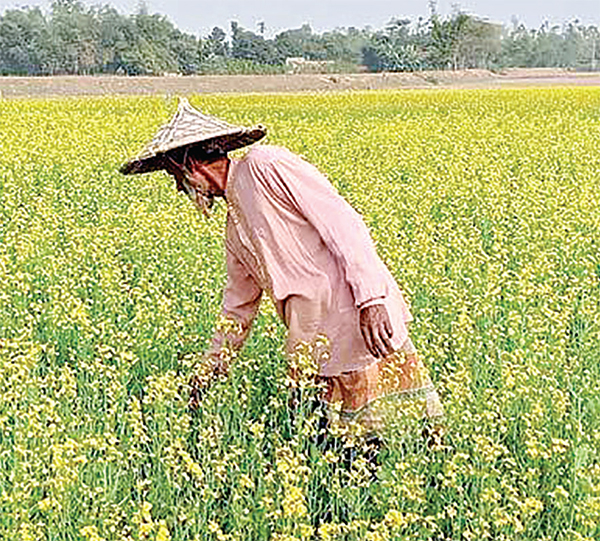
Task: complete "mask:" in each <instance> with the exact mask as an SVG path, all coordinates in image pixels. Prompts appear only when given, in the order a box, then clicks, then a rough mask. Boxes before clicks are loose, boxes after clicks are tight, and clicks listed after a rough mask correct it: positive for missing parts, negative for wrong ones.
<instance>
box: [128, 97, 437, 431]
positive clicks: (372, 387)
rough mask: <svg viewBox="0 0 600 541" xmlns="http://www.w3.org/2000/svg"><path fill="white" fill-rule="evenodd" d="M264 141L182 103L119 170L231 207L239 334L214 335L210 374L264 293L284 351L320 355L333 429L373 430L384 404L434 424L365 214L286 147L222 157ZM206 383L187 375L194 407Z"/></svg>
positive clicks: (231, 316)
mask: <svg viewBox="0 0 600 541" xmlns="http://www.w3.org/2000/svg"><path fill="white" fill-rule="evenodd" d="M264 135H265V130H264V128H262V127H260V126H259V127H257V128H254V129H246V128H240V127H236V126H232V125H230V124H227V123H226V122H223V121H221V120H219V119H216V118H214V117H210V116H207V115H203V114H202V113H200V112H199V111H197V110H196V109H194V108H193V107H191V105H190V104H189V103H188V101H187V100H181V102H180V104H179V108H178V110H177V113H176V114H175V116H174V117H173V119H172V120H171V121H170V122H169V124H168V125H166V126H164V127H163V128H162V129H161V130H160V131H159V132H158V134H157V135H156V136H155V138H154V139H153V140H152V141H151V142H150V143H149V144H148V145H147V147H146V149H145V151H144V153H143V154H142V155H141V156H140V157H139V158H138V159H135V160H132V161H130V162H129V163H127V164H126V165H125V166H123V168H122V172H123V173H124V174H132V173H144V172H148V171H155V170H159V169H165V170H166V171H167V172H168V173H169V174H171V175H172V176H173V177H174V179H175V181H176V184H177V189H178V190H179V191H181V192H183V193H185V194H187V195H188V196H189V197H190V199H191V200H192V202H193V203H194V204H195V205H196V206H197V208H198V209H199V210H200V211H201V212H202V213H204V214H208V211H209V210H210V208H211V206H212V203H213V201H214V199H215V198H216V197H223V198H224V199H225V200H226V202H227V210H228V214H227V229H226V240H225V248H226V258H227V285H226V286H225V291H224V295H223V307H222V312H223V315H224V316H226V318H227V319H228V320H229V321H232V322H233V323H234V325H233V326H229V327H228V328H227V327H226V328H223V327H221V328H219V329H218V330H217V331H216V333H215V336H214V338H213V346H212V348H211V350H210V351H209V352H208V353H207V354H206V357H205V359H208V363H209V366H210V371H211V372H212V373H213V374H220V375H226V374H227V373H228V370H229V359H230V357H229V356H228V355H226V354H224V351H225V350H226V349H227V347H228V348H233V349H234V350H237V349H239V348H241V347H242V345H243V343H244V341H245V339H246V337H247V335H248V332H249V331H250V328H251V325H252V321H253V320H254V317H255V316H256V313H257V311H258V307H259V303H260V300H261V297H262V295H263V294H264V293H267V294H268V295H269V296H270V297H271V298H272V299H273V301H274V303H275V306H276V308H277V312H278V314H279V316H280V317H281V319H282V320H283V321H284V323H285V325H286V327H287V329H288V338H287V346H286V349H287V353H288V354H290V355H293V352H294V350H295V348H297V347H298V345H299V344H300V345H302V344H312V345H314V346H315V347H313V348H312V349H311V351H312V352H313V354H314V356H315V359H314V361H315V363H316V365H317V366H318V372H319V381H320V382H322V384H323V397H322V399H323V401H324V402H325V404H326V405H327V406H329V408H330V412H331V415H332V417H333V416H334V412H337V413H335V415H336V420H337V422H338V423H353V424H355V425H356V424H358V425H361V426H363V427H364V428H365V429H366V430H367V431H377V430H379V429H380V428H381V427H382V425H383V424H384V423H385V416H386V415H388V414H389V407H388V408H387V409H386V408H383V407H382V406H381V405H382V404H384V403H388V402H389V400H388V399H389V398H390V397H394V398H395V399H396V401H395V402H394V403H395V404H399V403H400V404H401V405H400V406H396V407H404V406H403V405H402V404H403V403H405V402H407V401H408V400H405V399H411V400H412V399H415V398H416V399H418V400H419V401H420V404H421V408H422V415H423V416H425V417H428V418H429V419H432V420H434V421H435V420H436V419H439V418H440V417H441V415H442V407H441V404H440V400H439V397H438V394H437V392H436V390H435V389H434V386H433V384H432V382H431V379H430V377H429V374H428V371H427V369H426V368H425V367H424V365H423V363H422V361H421V360H420V358H419V357H418V355H417V352H416V350H415V347H414V346H413V343H412V342H411V339H410V337H409V335H408V329H407V324H408V323H409V321H411V319H412V317H411V314H410V312H409V310H408V307H407V305H406V303H405V301H404V298H403V297H402V293H401V292H400V290H399V288H398V286H397V285H396V282H395V281H394V278H393V277H392V275H391V273H390V272H389V271H388V269H387V268H386V266H385V265H384V264H383V263H382V261H381V260H380V259H379V257H378V256H377V253H376V251H375V247H374V244H373V241H372V240H371V237H370V236H369V233H368V231H367V228H366V226H365V224H364V223H363V221H362V219H361V217H360V216H359V215H358V214H357V213H356V212H355V211H354V210H353V209H352V207H350V205H349V204H348V203H347V202H346V201H345V200H344V199H343V198H342V197H341V196H340V195H338V193H337V192H336V191H335V189H334V188H333V187H332V186H331V184H330V183H329V181H328V180H327V179H326V178H325V177H324V176H323V175H322V174H321V173H320V172H319V171H318V170H317V169H316V168H315V167H313V166H312V165H310V164H309V163H307V162H306V161H304V160H303V159H302V158H300V157H299V156H297V155H295V154H293V153H291V152H290V151H288V150H286V149H284V148H279V147H274V146H266V145H264V146H263V145H256V146H254V147H252V148H251V149H250V150H249V151H248V152H247V153H246V155H245V157H243V158H242V159H240V160H236V159H231V158H229V157H228V155H227V153H228V152H230V151H232V150H234V149H237V148H241V147H244V146H247V145H250V144H252V143H255V142H256V141H258V140H260V139H262V138H263V137H264ZM226 346H227V347H226ZM292 376H293V374H292ZM205 384H206V381H205V380H202V379H201V378H200V377H199V376H197V377H192V379H191V401H190V405H191V406H192V407H195V406H197V405H198V400H199V396H200V391H201V387H202V386H203V385H205ZM398 400H400V401H401V402H398ZM382 412H386V413H385V414H384V413H382ZM395 413H398V410H396V412H395ZM392 415H394V412H393V411H392Z"/></svg>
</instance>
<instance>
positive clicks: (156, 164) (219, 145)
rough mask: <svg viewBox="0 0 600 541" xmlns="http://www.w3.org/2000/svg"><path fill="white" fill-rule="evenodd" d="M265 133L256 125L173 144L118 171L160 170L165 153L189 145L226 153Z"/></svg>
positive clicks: (258, 138) (124, 172)
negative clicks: (215, 135)
mask: <svg viewBox="0 0 600 541" xmlns="http://www.w3.org/2000/svg"><path fill="white" fill-rule="evenodd" d="M266 133H267V131H266V129H265V128H264V127H262V126H257V127H256V128H252V129H244V130H240V131H239V132H237V133H229V134H224V135H220V136H217V137H211V138H209V139H203V140H201V141H194V142H186V143H183V144H181V145H177V146H173V147H172V148H169V149H168V150H166V151H164V152H160V153H157V154H154V155H151V156H147V157H140V158H136V159H133V160H130V161H129V162H127V163H126V164H125V165H123V166H122V167H121V169H120V171H121V173H122V174H123V175H137V174H141V173H151V172H153V171H160V170H161V169H164V168H165V161H166V155H167V154H168V153H169V152H171V151H173V150H178V149H181V148H184V147H189V148H190V149H191V148H201V149H205V150H208V149H210V150H216V149H219V150H221V151H222V152H224V153H227V152H231V151H233V150H237V149H238V148H242V147H245V146H248V145H251V144H253V143H256V142H257V141H260V140H261V139H262V138H263V137H264V136H265V135H266Z"/></svg>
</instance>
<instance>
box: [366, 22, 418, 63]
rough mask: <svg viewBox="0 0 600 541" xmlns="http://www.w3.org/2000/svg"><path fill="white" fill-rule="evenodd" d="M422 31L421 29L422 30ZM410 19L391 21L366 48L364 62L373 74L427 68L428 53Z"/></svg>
mask: <svg viewBox="0 0 600 541" xmlns="http://www.w3.org/2000/svg"><path fill="white" fill-rule="evenodd" d="M419 30H420V29H419ZM420 38H421V36H420V34H419V33H417V32H414V31H413V30H412V25H411V21H410V19H392V20H391V21H390V22H389V23H388V24H387V25H386V27H385V28H384V29H383V30H381V31H379V32H375V33H374V34H373V35H372V36H371V38H370V40H369V43H368V44H367V45H366V46H364V47H363V49H362V55H363V62H364V64H365V65H366V66H367V68H368V69H369V70H370V71H414V70H419V69H423V67H425V61H426V58H425V52H424V48H423V44H422V40H421V39H420Z"/></svg>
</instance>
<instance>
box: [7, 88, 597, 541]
mask: <svg viewBox="0 0 600 541" xmlns="http://www.w3.org/2000/svg"><path fill="white" fill-rule="evenodd" d="M191 102H192V103H193V104H194V105H195V106H197V107H199V108H201V109H203V110H204V111H206V112H208V113H212V114H216V115H220V116H222V117H224V118H225V119H227V120H229V121H230V122H232V123H241V124H244V125H253V124H256V123H262V124H264V125H266V126H267V127H268V128H269V133H270V135H269V138H268V139H269V142H270V143H274V144H282V145H285V146H287V147H289V148H290V149H292V150H294V151H296V152H299V153H301V154H302V155H304V156H305V157H306V158H307V159H308V160H309V161H311V162H313V163H315V164H316V165H317V166H319V167H320V168H321V169H322V170H323V171H324V172H326V173H327V175H328V177H329V178H330V180H331V181H332V182H333V183H334V184H335V185H336V187H337V188H338V189H339V191H340V192H341V193H342V194H343V195H344V196H345V197H346V198H347V199H348V200H349V201H350V202H351V203H352V204H353V205H354V207H355V208H356V209H357V210H358V211H359V212H361V213H362V215H363V216H364V218H365V221H366V222H367V224H368V226H369V227H370V229H371V231H372V234H373V237H374V239H375V240H376V243H377V249H378V251H379V253H380V255H381V257H382V258H383V259H384V260H385V262H386V263H387V264H388V266H389V267H390V269H391V270H392V272H393V274H394V275H395V276H396V278H397V280H398V282H399V283H400V285H401V286H402V289H403V290H404V291H405V293H406V297H407V299H409V300H410V302H411V306H412V311H413V314H414V316H415V322H414V324H413V328H412V334H413V340H414V342H415V344H416V346H417V348H418V349H419V351H420V352H421V355H422V357H423V358H424V359H425V361H426V363H427V364H428V365H429V366H430V368H431V372H432V377H433V379H434V382H435V383H436V385H437V386H438V388H439V390H440V393H441V395H442V399H443V402H444V405H445V408H446V413H447V421H446V422H447V437H446V441H445V445H444V447H442V448H437V449H432V450H430V449H428V447H427V446H426V445H425V443H424V441H423V438H422V437H421V435H420V434H421V432H420V431H419V429H418V426H415V423H411V422H410V420H409V416H406V421H405V422H404V421H403V422H401V423H400V425H399V426H400V428H399V429H398V430H395V431H394V432H393V433H391V434H390V435H389V436H388V444H387V447H386V448H385V450H384V451H383V452H382V455H381V457H380V458H381V460H380V465H379V467H378V469H377V470H376V471H373V469H372V468H370V467H369V464H368V462H367V461H366V460H365V459H364V458H361V456H362V455H361V454H360V452H359V453H358V454H357V457H358V458H357V459H356V460H355V461H354V462H353V463H352V465H351V466H348V465H347V464H345V463H344V461H343V460H341V459H340V454H339V453H336V452H334V451H331V450H329V451H323V450H321V449H320V448H318V446H317V443H316V438H315V432H316V426H315V416H314V414H313V412H312V411H311V410H310V409H309V408H308V407H307V408H302V407H301V408H300V411H297V412H291V411H290V410H289V406H288V404H289V401H288V390H287V385H286V361H285V359H284V357H283V355H282V345H283V336H284V330H283V329H282V327H281V324H280V323H279V322H278V320H277V317H276V315H275V312H274V309H273V307H272V305H271V304H270V303H269V302H265V303H263V307H262V311H261V314H260V316H259V318H258V320H257V322H256V324H255V327H254V332H253V334H252V336H251V338H250V340H249V342H248V344H247V346H246V348H245V349H244V351H243V352H242V354H241V355H240V356H239V357H238V358H237V360H236V365H235V369H234V371H233V374H232V376H231V378H230V379H229V380H228V381H221V382H219V383H217V384H216V385H215V386H214V387H213V388H212V389H211V391H210V392H208V394H207V396H206V397H205V399H204V401H203V403H202V407H201V408H200V410H199V411H198V413H197V414H195V415H191V414H190V411H189V410H188V408H187V388H186V385H187V380H188V377H189V375H190V371H191V367H192V365H193V363H194V362H195V359H197V358H198V355H199V353H198V352H201V351H202V350H204V349H205V348H206V347H207V344H208V341H209V338H210V335H211V333H212V330H213V328H214V326H215V324H216V316H217V314H218V311H219V305H220V296H221V288H222V286H223V282H224V277H225V268H224V258H223V246H222V239H223V229H224V218H225V206H224V204H222V203H221V204H220V205H218V209H217V211H216V213H215V215H214V216H213V218H212V219H211V220H209V221H204V220H202V219H201V218H200V217H199V215H198V214H197V213H196V212H195V211H194V209H193V208H192V206H191V204H190V203H189V202H188V201H187V200H186V199H185V198H184V197H182V196H180V195H178V194H177V193H176V191H175V190H174V186H173V183H172V181H171V180H170V179H169V178H168V177H167V176H166V175H164V174H162V173H156V174H153V175H149V176H137V177H122V176H121V175H120V174H119V173H118V167H119V165H120V164H121V163H123V162H124V161H125V160H126V159H127V158H129V157H131V156H132V155H135V154H136V153H137V152H138V151H139V150H140V149H141V148H142V146H143V144H144V143H145V142H146V141H147V140H148V139H149V138H150V137H151V136H152V135H153V134H154V132H155V130H156V129H157V128H158V126H159V125H161V124H162V123H164V122H166V121H167V120H168V118H170V116H171V114H172V113H173V112H174V110H175V108H176V101H175V99H174V98H172V97H161V98H116V97H115V98H111V97H106V98H102V99H97V98H95V99H52V100H44V101H41V100H13V101H9V100H3V101H0V539H6V540H11V541H12V540H17V541H19V540H20V541H31V540H48V541H49V540H56V541H58V540H61V541H63V540H65V541H66V540H69V541H71V540H89V541H100V540H106V541H108V540H123V541H125V540H150V541H167V540H182V541H183V540H190V541H193V540H197V541H199V540H205V539H206V540H211V539H213V540H218V541H237V540H240V541H241V540H253V541H254V540H267V539H271V540H273V541H291V540H295V539H307V540H323V541H326V540H356V541H362V540H371V541H379V540H391V539H397V540H439V541H442V540H466V541H469V540H482V539H491V540H496V541H500V540H507V541H508V540H511V541H515V540H537V541H550V540H553V541H554V540H564V541H567V540H568V541H578V540H581V541H583V540H587V541H592V540H594V539H598V538H600V286H599V282H600V255H599V254H600V89H598V88H588V89H582V88H580V89H571V88H555V89H512V90H456V91H454V90H434V91H396V92H378V93H375V92H373V93H369V92H366V93H339V94H323V95H276V96H273V95H236V96H230V95H228V96H192V97H191ZM304 392H305V394H308V395H310V393H311V392H314V390H311V388H310V386H309V387H307V388H306V389H305V390H304ZM305 403H306V404H310V400H307V401H306V402H305ZM292 413H293V414H292Z"/></svg>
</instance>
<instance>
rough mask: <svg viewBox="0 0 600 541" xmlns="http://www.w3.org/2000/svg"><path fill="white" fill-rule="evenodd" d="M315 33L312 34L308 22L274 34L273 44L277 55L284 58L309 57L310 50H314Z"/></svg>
mask: <svg viewBox="0 0 600 541" xmlns="http://www.w3.org/2000/svg"><path fill="white" fill-rule="evenodd" d="M315 40H316V35H315V34H313V31H312V28H311V27H310V25H309V24H303V25H302V26H301V27H300V28H293V29H291V30H284V31H283V32H280V33H279V34H277V35H276V36H275V39H274V45H275V49H276V50H277V53H278V55H279V56H280V57H281V58H283V59H285V58H294V57H306V58H310V51H311V50H314V48H315V47H314V42H315Z"/></svg>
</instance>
